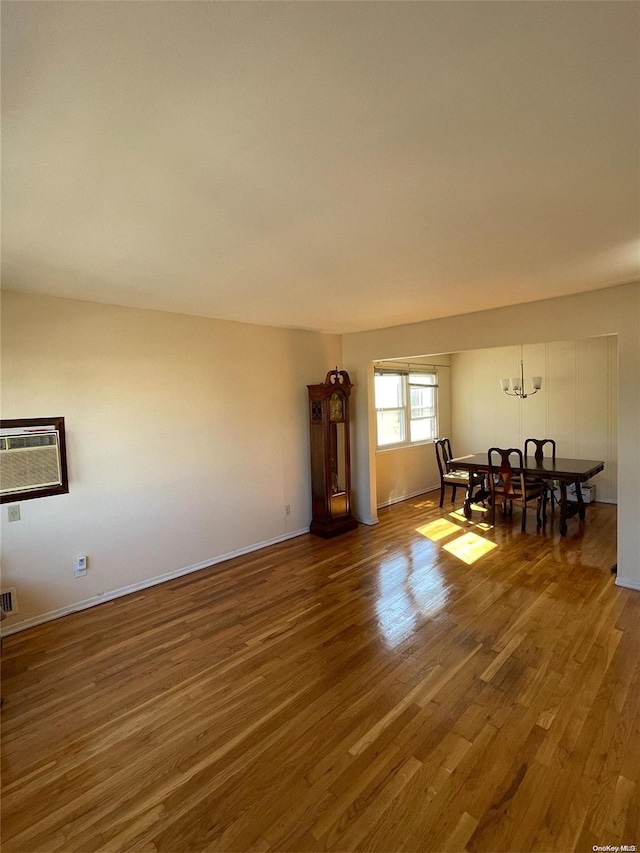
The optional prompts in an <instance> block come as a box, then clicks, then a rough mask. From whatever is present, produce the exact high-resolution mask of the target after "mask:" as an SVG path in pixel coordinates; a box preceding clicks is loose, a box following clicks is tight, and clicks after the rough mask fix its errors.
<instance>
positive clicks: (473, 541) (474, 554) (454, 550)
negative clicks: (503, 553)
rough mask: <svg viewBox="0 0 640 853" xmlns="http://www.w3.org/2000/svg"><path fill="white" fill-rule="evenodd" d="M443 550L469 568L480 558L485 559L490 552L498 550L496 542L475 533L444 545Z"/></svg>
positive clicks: (459, 537)
mask: <svg viewBox="0 0 640 853" xmlns="http://www.w3.org/2000/svg"><path fill="white" fill-rule="evenodd" d="M442 547H443V550H445V551H448V552H449V553H450V554H453V556H454V557H457V558H458V559H459V560H462V562H463V563H466V564H467V565H468V566H471V565H473V563H475V562H476V560H479V559H480V557H484V555H485V554H488V553H489V551H493V549H494V548H497V547H498V546H497V545H496V543H495V542H489V540H488V539H483V538H482V536H477V535H476V534H475V533H465V534H464V535H463V536H458V538H457V539H454V541H453V542H449V543H447V544H446V545H443V546H442Z"/></svg>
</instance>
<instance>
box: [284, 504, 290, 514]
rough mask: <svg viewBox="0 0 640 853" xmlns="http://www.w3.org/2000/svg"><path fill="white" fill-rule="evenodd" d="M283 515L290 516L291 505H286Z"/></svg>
mask: <svg viewBox="0 0 640 853" xmlns="http://www.w3.org/2000/svg"><path fill="white" fill-rule="evenodd" d="M284 514H285V515H291V504H287V505H286V507H285V508H284Z"/></svg>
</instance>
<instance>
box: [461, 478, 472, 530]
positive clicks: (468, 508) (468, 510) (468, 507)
mask: <svg viewBox="0 0 640 853" xmlns="http://www.w3.org/2000/svg"><path fill="white" fill-rule="evenodd" d="M474 479H475V476H474V473H473V471H470V472H469V484H468V485H467V493H466V495H465V496H464V507H463V509H462V511H463V512H464V517H465V518H466V519H468V520H469V521H470V520H471V501H472V499H473V481H474Z"/></svg>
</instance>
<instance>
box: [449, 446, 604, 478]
mask: <svg viewBox="0 0 640 853" xmlns="http://www.w3.org/2000/svg"><path fill="white" fill-rule="evenodd" d="M524 466H525V467H524V472H525V474H527V475H530V476H532V477H541V478H543V479H545V480H564V481H565V482H570V483H584V482H585V480H588V479H589V477H593V476H594V475H595V474H598V473H599V472H600V471H603V470H604V462H598V461H596V460H593V459H562V458H560V457H559V456H558V457H556V459H555V461H554V460H553V459H552V458H551V457H548V458H546V457H545V458H544V459H542V460H540V461H537V460H536V459H534V458H533V456H525V458H524ZM449 467H450V468H451V469H457V470H459V471H488V470H489V460H488V458H487V453H486V451H485V453H471V454H470V455H469V456H458V457H457V458H456V459H452V460H451V461H450V462H449Z"/></svg>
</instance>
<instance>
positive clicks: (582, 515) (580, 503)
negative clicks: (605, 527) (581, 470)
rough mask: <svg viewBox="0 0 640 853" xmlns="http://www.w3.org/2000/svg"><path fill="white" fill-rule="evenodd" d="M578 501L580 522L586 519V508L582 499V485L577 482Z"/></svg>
mask: <svg viewBox="0 0 640 853" xmlns="http://www.w3.org/2000/svg"><path fill="white" fill-rule="evenodd" d="M576 500H577V502H578V513H579V515H580V520H581V521H584V520H585V517H586V510H585V506H584V500H583V499H582V484H581V483H580V482H578V480H576Z"/></svg>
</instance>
